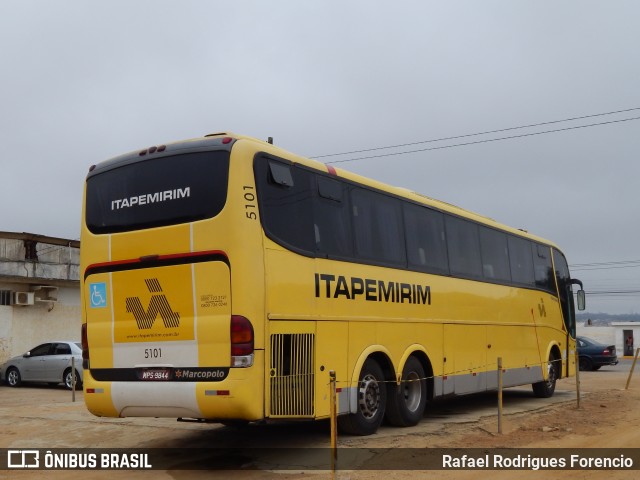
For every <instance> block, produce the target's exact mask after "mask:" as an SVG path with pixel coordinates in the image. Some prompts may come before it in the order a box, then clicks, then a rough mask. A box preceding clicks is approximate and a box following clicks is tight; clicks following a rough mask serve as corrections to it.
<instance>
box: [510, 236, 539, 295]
mask: <svg viewBox="0 0 640 480" xmlns="http://www.w3.org/2000/svg"><path fill="white" fill-rule="evenodd" d="M509 263H510V264H511V279H512V280H513V281H514V283H520V284H523V285H530V286H534V285H535V280H534V275H533V257H532V254H531V242H530V241H529V240H526V239H524V238H520V237H514V236H512V235H509Z"/></svg>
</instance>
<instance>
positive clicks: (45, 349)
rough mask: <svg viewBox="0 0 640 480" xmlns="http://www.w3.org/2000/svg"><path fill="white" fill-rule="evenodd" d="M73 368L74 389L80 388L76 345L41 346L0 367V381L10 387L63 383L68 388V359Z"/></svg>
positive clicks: (70, 379) (69, 381) (73, 343)
mask: <svg viewBox="0 0 640 480" xmlns="http://www.w3.org/2000/svg"><path fill="white" fill-rule="evenodd" d="M72 357H73V358H74V359H75V361H74V365H75V368H76V388H77V389H79V388H81V386H82V345H81V344H80V343H78V342H71V341H57V342H49V343H43V344H42V345H38V346H37V347H35V348H33V349H31V350H29V351H28V352H26V353H25V354H23V355H19V356H17V357H13V358H11V359H9V360H8V361H7V362H6V363H5V364H4V365H2V366H1V367H0V379H2V380H4V381H5V382H6V383H7V385H9V386H10V387H18V386H20V384H21V383H22V382H23V381H24V382H46V383H48V384H50V385H57V384H58V383H64V384H65V386H66V387H67V388H69V389H70V388H71V386H72V379H73V376H72V371H71V358H72Z"/></svg>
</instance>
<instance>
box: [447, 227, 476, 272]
mask: <svg viewBox="0 0 640 480" xmlns="http://www.w3.org/2000/svg"><path fill="white" fill-rule="evenodd" d="M445 224H446V227H447V244H448V247H449V266H450V267H451V273H452V274H453V275H460V276H461V277H471V278H482V259H481V258H480V239H479V236H478V225H477V224H475V223H473V222H469V221H467V220H463V219H461V218H458V217H454V216H449V215H447V217H446V219H445Z"/></svg>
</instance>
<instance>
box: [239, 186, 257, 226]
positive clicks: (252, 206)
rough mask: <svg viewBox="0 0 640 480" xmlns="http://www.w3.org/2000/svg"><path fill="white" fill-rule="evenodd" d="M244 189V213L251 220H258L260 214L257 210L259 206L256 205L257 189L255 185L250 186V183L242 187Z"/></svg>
mask: <svg viewBox="0 0 640 480" xmlns="http://www.w3.org/2000/svg"><path fill="white" fill-rule="evenodd" d="M242 190H243V192H244V201H245V202H246V203H245V204H244V209H245V212H244V213H245V215H246V217H247V218H249V219H251V220H257V219H258V214H257V213H256V212H257V210H258V207H257V205H256V194H255V189H254V188H253V187H250V186H249V185H244V186H243V187H242Z"/></svg>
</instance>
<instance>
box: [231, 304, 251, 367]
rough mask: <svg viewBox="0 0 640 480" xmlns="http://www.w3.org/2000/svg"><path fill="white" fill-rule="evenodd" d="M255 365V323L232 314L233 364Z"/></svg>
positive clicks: (238, 365)
mask: <svg viewBox="0 0 640 480" xmlns="http://www.w3.org/2000/svg"><path fill="white" fill-rule="evenodd" d="M251 365H253V325H251V322H250V321H249V320H248V319H247V318H245V317H243V316H241V315H232V316H231V366H232V367H241V368H242V367H250V366H251Z"/></svg>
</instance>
